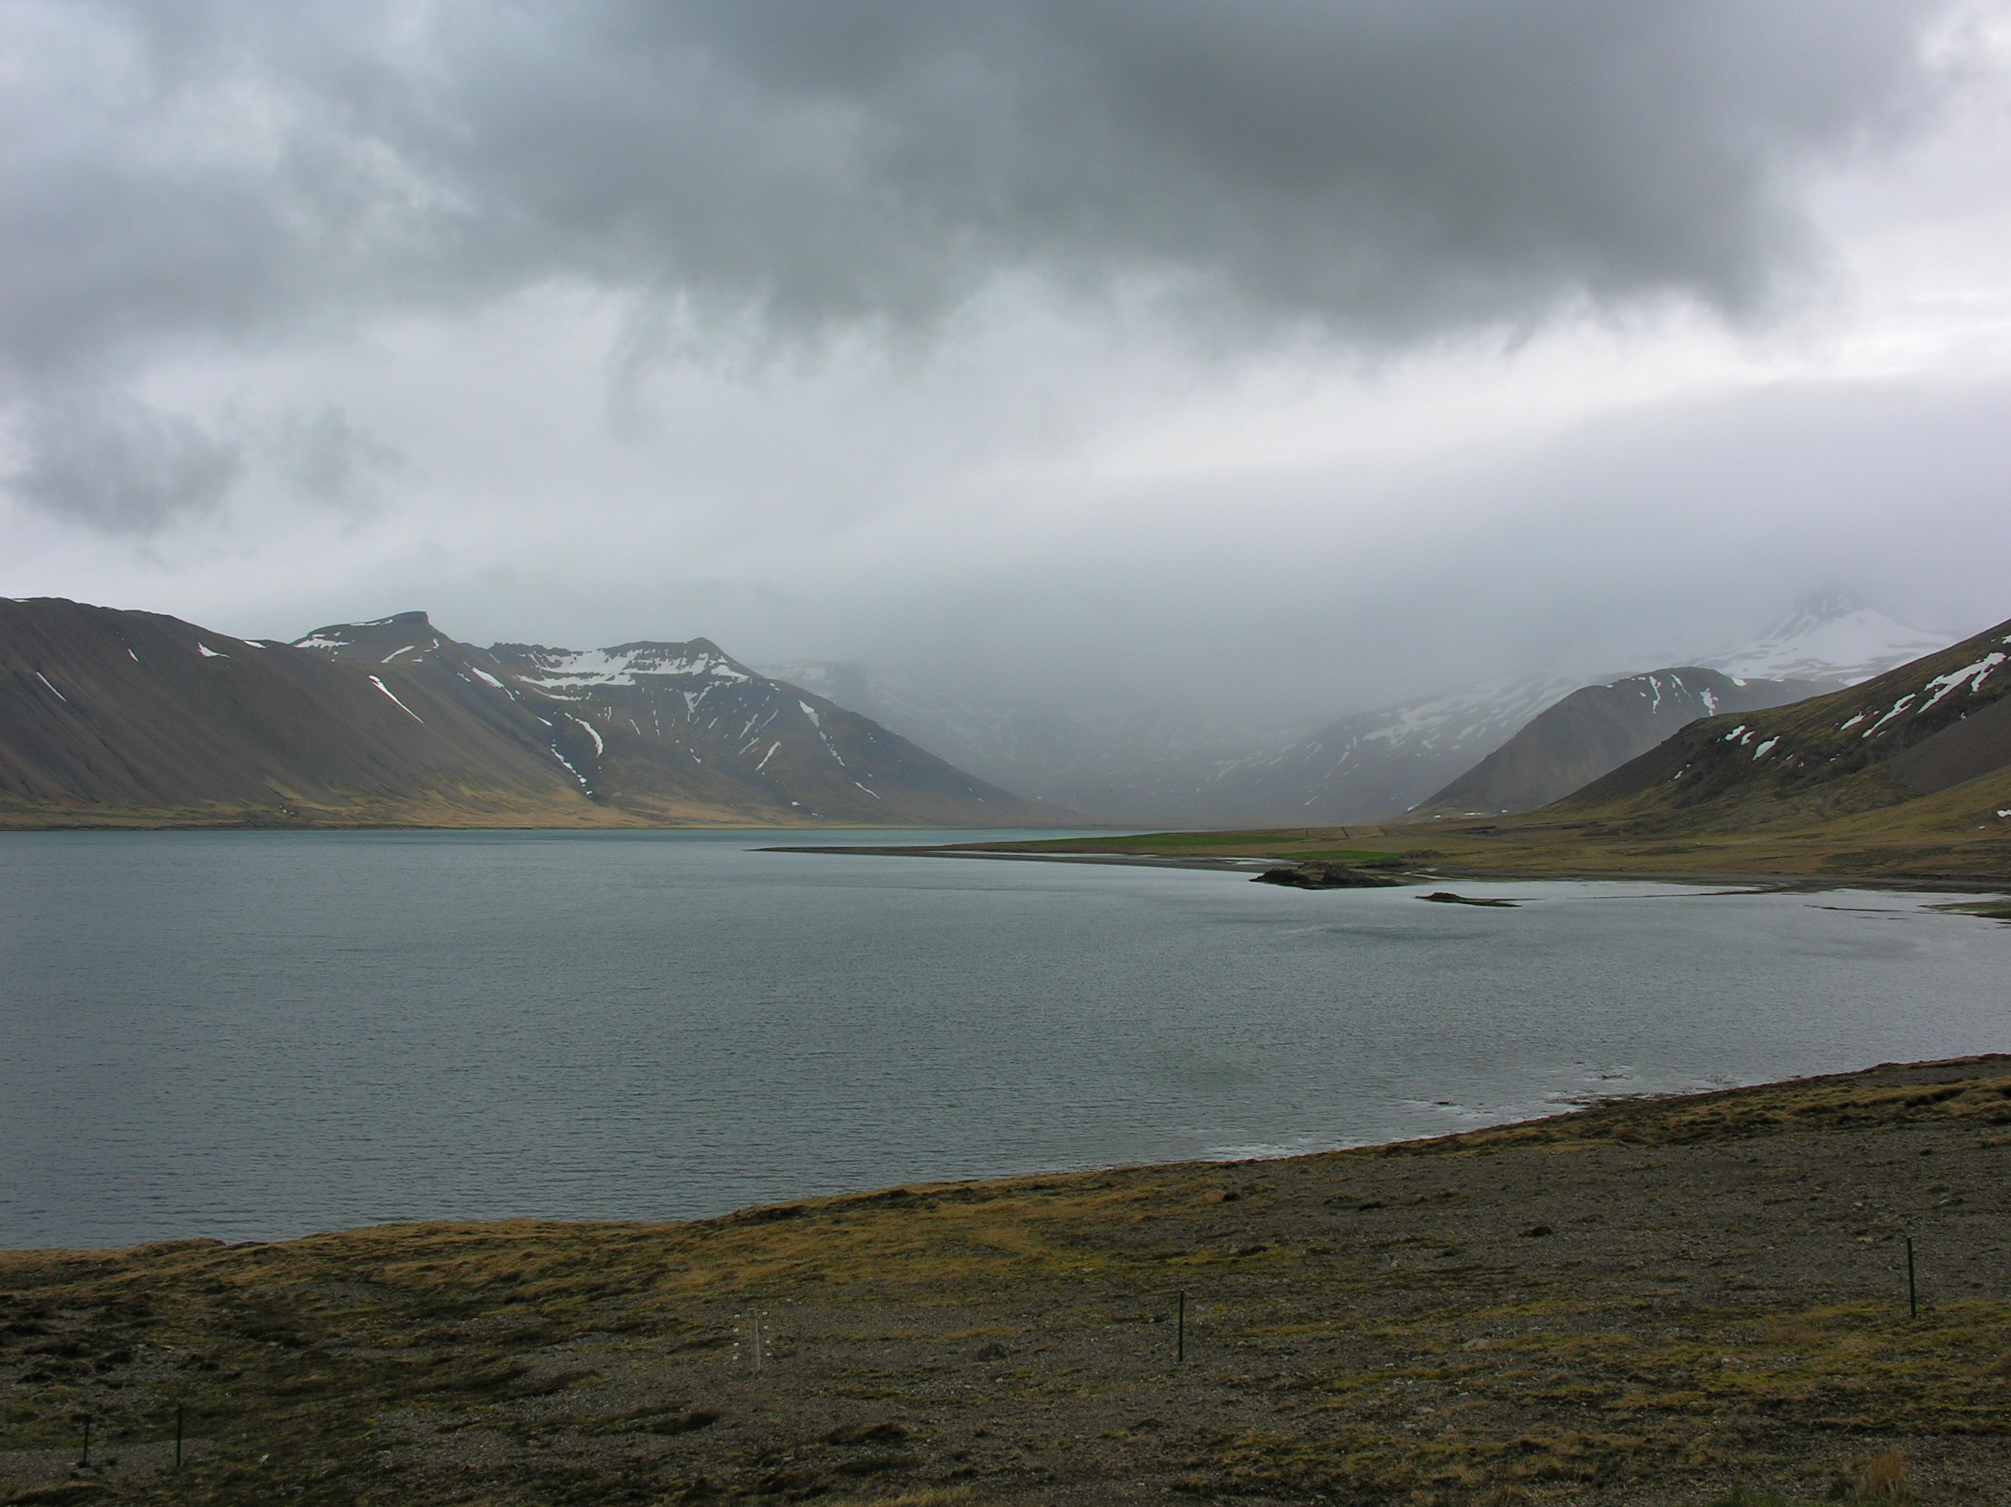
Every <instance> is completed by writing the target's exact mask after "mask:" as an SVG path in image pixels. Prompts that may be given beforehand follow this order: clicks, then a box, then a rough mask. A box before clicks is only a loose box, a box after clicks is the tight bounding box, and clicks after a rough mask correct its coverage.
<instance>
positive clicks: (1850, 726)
mask: <svg viewBox="0 0 2011 1507" xmlns="http://www.w3.org/2000/svg"><path fill="white" fill-rule="evenodd" d="M2007 664H2011V622H2005V623H1999V624H1998V625H1997V626H1996V627H1994V628H1991V629H1988V630H1987V631H1985V632H1983V633H1980V634H1978V635H1976V636H1975V637H1974V638H1969V639H1964V640H1963V641H1962V642H1961V643H1959V644H1955V645H1953V646H1951V647H1949V648H1946V649H1943V650H1940V651H1939V652H1937V653H1934V654H1930V655H1927V656H1925V657H1924V658H1921V659H1917V660H1915V661H1913V662H1912V663H1910V664H1907V665H1903V666H1901V667H1900V668H1899V669H1896V670H1891V671H1888V672H1887V673H1886V674H1883V675H1880V676H1877V677H1876V678H1874V679H1872V680H1869V681H1866V682H1865V683H1864V684H1862V685H1857V686H1852V687H1850V688H1848V689H1846V690H1842V691H1836V692H1832V693H1830V694H1829V695H1825V696H1818V697H1815V698H1812V699H1810V700H1806V701H1798V702H1796V703H1794V704H1793V705H1791V706H1783V707H1776V708H1773V709H1771V710H1767V711H1759V712H1752V713H1745V714H1739V713H1734V714H1728V715H1725V716H1719V717H1712V718H1707V719H1705V720H1703V721H1700V722H1693V723H1691V724H1690V725H1689V726H1688V727H1686V728H1684V729H1683V730H1682V731H1681V732H1679V733H1677V734H1676V735H1675V736H1674V737H1672V738H1670V739H1668V740H1667V741H1665V742H1663V743H1661V744H1659V745H1657V746H1656V747H1655V748H1654V749H1652V750H1650V751H1649V752H1648V753H1645V754H1643V755H1641V756H1640V757H1639V758H1637V759H1634V760H1632V761H1631V762H1629V763H1627V764H1625V765H1623V766H1621V767H1620V768H1619V769H1616V770H1614V771H1613V772H1612V773H1611V774H1608V775H1606V776H1604V777H1603V778H1601V779H1599V780H1596V781H1594V782H1593V783H1592V784H1590V785H1587V786H1586V787H1585V788H1584V789H1582V790H1579V791H1577V792H1575V793H1574V794H1572V795H1571V796H1569V797H1567V798H1566V799H1564V800H1563V801H1560V802H1558V803H1557V804H1555V805H1553V806H1551V807H1548V808H1546V810H1545V812H1544V813H1542V814H1543V815H1545V816H1557V817H1560V818H1568V817H1574V816H1586V815H1597V816H1599V817H1601V818H1603V819H1605V820H1608V821H1617V822H1625V823H1626V824H1627V825H1628V827H1629V829H1630V830H1633V831H1639V832H1651V831H1664V830H1668V831H1676V830H1680V831H1685V832H1688V831H1723V830H1730V829H1738V830H1741V831H1752V830H1755V829H1759V828H1763V827H1767V826H1770V825H1773V826H1778V825H1781V824H1784V823H1796V822H1799V823H1802V824H1809V823H1824V822H1832V821H1836V820H1838V819H1841V818H1847V817H1852V816H1856V815H1859V814H1861V813H1866V812H1881V811H1886V810H1887V809H1888V808H1901V809H1903V811H1904V813H1905V820H1906V822H1907V823H1926V824H1928V825H1930V826H1935V827H1937V828H1945V829H1951V830H1960V831H1962V832H1964V833H1967V832H1970V831H1972V830H1977V829H1980V830H1983V831H1985V832H2002V831H2011V828H2007V827H2006V822H2007V820H2011V670H2007V669H2006V668H2005V667H2006V665H2007ZM1885 825H1886V826H1887V827H1891V826H1892V824H1891V823H1886V824H1885Z"/></svg>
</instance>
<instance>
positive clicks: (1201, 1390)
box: [0, 1058, 2011, 1507]
mask: <svg viewBox="0 0 2011 1507" xmlns="http://www.w3.org/2000/svg"><path fill="white" fill-rule="evenodd" d="M2007 1143H2011V1059H2005V1058H1993V1059H1977V1060H1971V1061H1968V1062H1963V1063H1956V1064H1943V1065H1928V1066H1923V1067H1916V1068H1905V1069H1892V1068H1888V1069H1880V1070H1874V1071H1873V1072H1871V1073H1868V1074H1860V1075H1853V1076H1849V1077H1844V1078H1834V1079H1820V1080H1810V1081H1807V1082H1804V1083H1796V1084H1787V1085H1779V1086H1773V1087H1768V1088H1761V1089H1750V1090H1736V1091H1731V1092H1727V1093H1720V1094H1712V1095H1706V1096H1699V1097H1694V1098H1685V1099H1674V1100H1652V1101H1644V1102H1639V1103H1631V1104H1620V1105H1612V1106H1606V1107H1602V1108H1596V1109H1593V1110H1590V1111H1587V1112H1585V1113H1581V1114H1578V1115H1574V1116H1569V1117H1564V1118H1560V1119H1556V1120H1550V1121H1543V1122H1538V1123H1535V1124H1532V1125H1526V1126H1519V1127H1508V1128H1503V1129H1498V1130H1491V1131H1482V1132H1477V1133H1471V1134H1467V1135H1463V1136H1458V1137H1453V1138H1450V1139H1447V1140H1441V1141H1435V1142H1424V1143H1415V1144H1412V1145H1408V1146H1403V1147H1397V1148H1383V1149H1366V1150H1361V1151H1353V1152H1342V1153H1333V1154H1327V1155H1322V1156H1316V1157H1304V1158H1298V1159H1294V1160H1291V1161H1285V1162H1270V1163H1242V1164H1237V1165H1233V1166H1220V1165H1198V1164H1197V1165H1188V1166H1173V1167H1156V1168H1140V1169H1130V1170H1123V1171H1116V1172H1102V1173H1089V1174H1079V1175H1070V1176H1054V1177H1043V1178H1028V1179H1018V1180H1013V1181H1008V1182H999V1183H990V1184H969V1185H957V1186H942V1187H925V1188H916V1189H912V1190H895V1191H892V1192H889V1193H884V1194H878V1195H865V1196H860V1197H852V1198H843V1199H827V1200H817V1201H811V1202H806V1203H804V1204H801V1205H796V1206H791V1207H789V1208H783V1209H773V1210H765V1211H750V1212H748V1213H745V1214H742V1215H739V1216H734V1217H731V1218H727V1219H723V1220H715V1221H711V1222H707V1223H700V1224H686V1225H655V1226H645V1225H596V1226H573V1225H557V1224H532V1223H516V1224H495V1225H428V1226H405V1227H387V1228H382V1229H375V1230H364V1231H357V1232H353V1233H349V1234H342V1235H328V1236H320V1237H314V1238H310V1239H305V1240H298V1241H292V1242H288V1243H285V1244H279V1245H250V1246H237V1247H225V1246H221V1245H218V1244H215V1243H210V1242H185V1243H181V1244H172V1245H163V1246H153V1247H144V1248H141V1249H138V1250H132V1251H122V1252H94V1253H63V1252H54V1253H50V1252H43V1253H34V1252H29V1253H15V1254H11V1255H0V1329H4V1339H5V1343H4V1347H0V1497H11V1499H12V1500H16V1501H23V1502H26V1501H37V1502H57V1501H79V1502H82V1501H90V1500H117V1501H133V1502H159V1503H182V1502H188V1503H197V1502H235V1501H250V1500H254V1499H261V1500H262V1499H271V1498H273V1497H275V1496H277V1497H279V1498H280V1499H282V1500H287V1499H294V1498H296V1497H297V1499H299V1500H301V1501H303V1502H307V1503H313V1502H330V1503H333V1502H343V1503H349V1502H384V1503H393V1502H396V1503H406V1502H431V1501H483V1502H562V1501H577V1502H595V1503H600V1502H627V1501H635V1502H644V1501H648V1502H656V1501H700V1500H712V1501H742V1500H772V1501H785V1500H798V1499H803V1498H806V1497H809V1496H813V1495H822V1496H825V1497H826V1498H827V1499H836V1500H841V1501H845V1500H872V1501H885V1500H892V1499H895V1498H897V1497H899V1498H900V1499H902V1500H906V1501H910V1502H916V1503H920V1502H926V1501H941V1502H948V1501H958V1500H966V1501H970V1502H974V1503H978V1502H993V1501H999V1502H1010V1501H1041V1502H1059V1503H1070V1502H1081V1503H1090V1502H1099V1503H1100V1502H1104V1501H1109V1500H1113V1499H1115V1498H1117V1497H1118V1496H1119V1495H1120V1494H1126V1495H1129V1496H1130V1497H1131V1499H1134V1500H1153V1501H1164V1500H1183V1499H1184V1500H1196V1499H1200V1500H1208V1499H1216V1498H1232V1497H1234V1498H1246V1499H1247V1498H1251V1497H1255V1498H1258V1499H1260V1500H1289V1501H1301V1500H1307V1499H1309V1498H1314V1497H1317V1498H1320V1499H1325V1500H1333V1501H1341V1502H1372V1501H1373V1502H1384V1501H1390V1500H1405V1501H1411V1502H1418V1503H1425V1502H1437V1503H1445V1504H1453V1503H1467V1502H1474V1503H1483V1502H1484V1503H1502V1502H1513V1501H1536V1502H1540V1501H1585V1502H1602V1503H1622V1502H1625V1503H1629V1504H1650V1507H1652V1504H1655V1503H1666V1504H1678V1507H1680V1504H1694V1503H1701V1502H1704V1501H1708V1500H1713V1499H1716V1498H1718V1497H1720V1496H1721V1495H1722V1494H1723V1493H1725V1492H1727V1491H1729V1490H1732V1489H1734V1488H1746V1489H1765V1490H1768V1491H1774V1492H1778V1493H1781V1494H1782V1495H1784V1496H1786V1497H1788V1498H1790V1499H1792V1500H1796V1501H1804V1500H1821V1499H1824V1498H1825V1497H1828V1496H1830V1495H1833V1494H1838V1493H1839V1492H1840V1489H1841V1488H1843V1487H1847V1486H1848V1485H1849V1484H1850V1483H1851V1482H1852V1481H1853V1480H1855V1479H1856V1478H1857V1477H1858V1475H1859V1474H1860V1473H1861V1472H1862V1471H1863V1470H1864V1469H1865V1468H1866V1466H1867V1465H1868V1463H1869V1462H1871V1461H1873V1460H1874V1459H1876V1458H1878V1457H1881V1456H1886V1455H1888V1454H1890V1453H1891V1452H1894V1451H1898V1452H1900V1453H1901V1454H1902V1455H1903V1456H1904V1457H1905V1458H1906V1459H1907V1461H1908V1462H1909V1465H1910V1471H1911V1476H1910V1480H1911V1483H1912V1485H1913V1486H1914V1487H1915V1488H1917V1489H1918V1491H1919V1492H1920V1493H1921V1494H1920V1495H1918V1496H1917V1497H1916V1498H1915V1499H1916V1500H1923V1501H1939V1500H1947V1501H1958V1500H1977V1501H1981V1500H1992V1499H1994V1497H1992V1496H1991V1495H1990V1493H1991V1492H1993V1491H1994V1489H1995V1487H1996V1485H1999V1484H2001V1482H2002V1481H2003V1480H2004V1479H2006V1477H2007V1475H2011V1409H2007V1407H2006V1403H2007V1402H2011V1362H2007V1361H2006V1359H2005V1356H2006V1355H2007V1354H2011V1256H2007V1252H2006V1249H2005V1244H2004V1239H2003V1233H2002V1232H2003V1228H2004V1220H2005V1217H2006V1215H2007V1213H2011V1193H2007V1183H2006V1180H2005V1179H2004V1177H2003V1171H2004V1165H2003V1163H2004V1151H2005V1147H2006V1145H2007ZM1907 1233H1910V1234H1912V1235H1913V1236H1914V1237H1915V1239H1916V1240H1917V1241H1918V1243H1919V1247H1920V1251H1921V1257H1922V1264H1921V1272H1922V1277H1923V1283H1924V1286H1923V1294H1924V1297H1925V1300H1926V1301H1925V1303H1924V1305H1923V1307H1922V1310H1921V1313H1920V1316H1919V1317H1918V1318H1909V1317H1908V1315H1907V1306H1906V1288H1905V1277H1904V1272H1905V1255H1904V1246H1903V1244H1902V1243H1901V1240H1900V1237H1901V1236H1902V1235H1903V1234H1907ZM1179 1291H1184V1292H1185V1293H1186V1294H1187V1314H1188V1319H1189V1330H1188V1343H1189V1356H1188V1360H1187V1362H1186V1363H1185V1364H1176V1363H1175V1360H1174V1356H1173V1349H1174V1344H1173V1340H1174V1331H1173V1320H1174V1317H1175V1311H1176V1302H1175V1293H1176V1292H1179ZM757 1316H759V1317H760V1319H761V1322H762V1324H763V1330H762V1342H761V1356H760V1359H759V1361H758V1362H757V1360H756V1358H755V1355H754V1340H755V1334H754V1329H753V1325H754V1321H755V1320H756V1318H757ZM178 1404H179V1405H182V1406H184V1407H185V1408H186V1410H187V1412H186V1418H187V1428H188V1435H189V1446H188V1453H189V1464H188V1465H187V1467H186V1468H185V1469H184V1470H182V1471H181V1472H180V1473H179V1474H177V1473H174V1472H171V1471H170V1470H169V1469H168V1468H167V1467H168V1465H169V1463H170V1460H171V1454H172V1443H171V1441H172V1438H173V1419H174V1408H175V1407H176V1406H177V1405H178ZM85 1413H89V1414H90V1415H91V1416H93V1417H94V1418H95V1419H96V1420H97V1423H96V1439H97V1443H96V1444H95V1445H94V1456H95V1457H96V1459H97V1460H98V1461H99V1462H100V1464H101V1465H102V1466H103V1467H104V1468H103V1469H102V1470H95V1471H92V1472H84V1473H78V1472H75V1471H74V1470H73V1469H72V1468H71V1467H72V1464H73V1462H74V1461H75V1459H76V1457H77V1447H78V1442H79V1438H78V1436H79V1432H80V1423H79V1420H80V1418H81V1416H82V1415H83V1414H85ZM114 1462H115V1463H114Z"/></svg>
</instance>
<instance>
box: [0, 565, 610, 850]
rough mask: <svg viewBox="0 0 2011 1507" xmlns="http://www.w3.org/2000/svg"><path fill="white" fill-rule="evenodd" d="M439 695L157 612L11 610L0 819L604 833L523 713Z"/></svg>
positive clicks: (21, 606) (0, 610) (0, 674)
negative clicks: (497, 825)
mask: <svg viewBox="0 0 2011 1507" xmlns="http://www.w3.org/2000/svg"><path fill="white" fill-rule="evenodd" d="M443 689H444V688H441V687H436V686H432V685H427V684H423V683H419V682H417V681H415V680H414V679H413V677H411V676H410V675H409V674H407V673H406V672H402V671H399V670H395V669H392V668H390V667H388V666H387V667H385V668H384V669H383V670H381V671H380V672H379V673H377V674H375V675H371V674H367V673H363V672H361V671H360V670H359V671H352V670H350V669H348V668H346V667H345V668H343V669H341V670H336V669H334V668H332V667H331V666H329V665H328V664H327V663H326V662H324V661H323V660H322V659H321V658H320V657H319V656H317V655H315V654H311V653H306V652H303V651H301V650H298V649H293V648H289V647H287V646H286V645H284V644H278V643H273V642H271V641H269V640H252V639H240V638H233V637H231V636H229V635H228V634H222V633H216V632H213V631H211V630H209V629H206V628H199V627H197V626H195V625H194V624H192V623H185V622H182V621H181V620H179V619H177V618H172V617H165V616H162V615H160V614H157V613H151V612H120V611H115V610H113V609H110V608H105V607H90V606H84V605H82V604H79V603H76V602H68V601H62V600H55V599H40V600H32V601H25V602H17V601H9V600H6V599H0V810H4V811H5V812H6V814H7V815H8V816H9V817H13V816H17V815H22V814H26V813H28V812H33V811H37V810H39V811H41V812H44V813H50V812H68V813H71V814H73V815H75V816H76V817H78V818H79V819H82V818H84V817H86V816H91V815H96V816H99V817H114V816H131V817H133V818H134V819H143V818H144V817H145V816H147V815H148V814H153V815H159V814H161V813H184V814H187V813H204V812H207V813H214V814H216V815H218V816H226V815H228V814H229V813H232V812H236V813H242V814H245V815H246V816H247V817H249V816H251V815H253V814H256V815H258V816H259V817H261V818H262V819H267V820H272V821H278V822H286V821H292V820H306V819H309V816H310V813H317V812H318V813H337V812H340V813H347V814H348V815H349V816H350V817H351V818H352V819H354V820H356V821H363V822H371V821H392V820H398V821H407V820H409V821H423V820H426V819H429V818H445V817H446V816H448V815H450V814H452V813H456V812H458V813H463V814H465V815H466V816H467V817H468V818H469V819H471V820H481V819H489V820H495V821H499V822H507V821H513V820H523V819H529V818H532V817H539V818H549V819H552V820H564V821H568V822H580V823H586V824H595V823H599V822H602V821H604V820H605V816H604V814H602V813H600V812H599V811H597V809H596V808H595V807H594V806H593V805H592V804H591V803H589V802H587V801H586V800H585V799H584V798H583V797H582V796H581V795H580V793H579V791H578V788H577V787H576V786H575V787H573V788H572V789H570V790H569V789H568V788H567V782H566V780H565V778H564V771H563V770H562V769H560V768H559V767H558V765H557V763H556V761H555V760H554V759H553V758H552V755H551V751H550V749H549V748H548V747H546V746H545V745H544V743H543V741H542V740H541V739H540V738H538V737H537V736H535V735H534V734H533V733H532V732H531V730H530V729H529V728H527V727H526V726H525V723H524V719H523V717H522V716H521V714H518V713H516V712H515V710H514V708H513V707H510V706H508V704H507V703H506V704H505V705H504V706H501V707H498V706H495V705H492V704H488V703H486V702H485V701H484V699H483V698H481V697H479V696H476V695H473V694H455V693H452V692H449V693H446V694H442V691H443ZM457 689H459V688H458V687H457Z"/></svg>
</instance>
